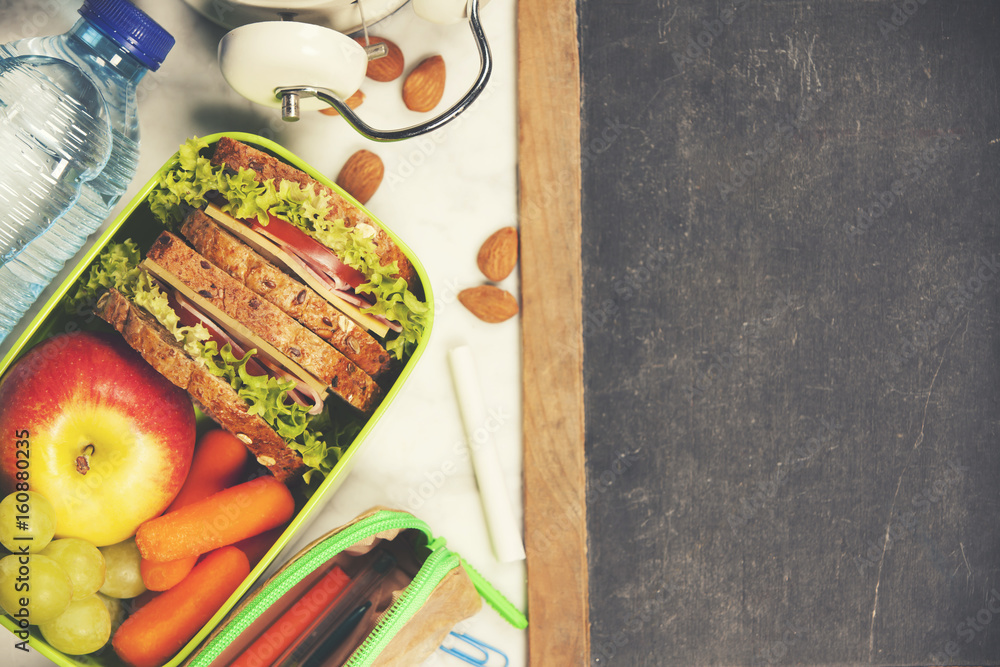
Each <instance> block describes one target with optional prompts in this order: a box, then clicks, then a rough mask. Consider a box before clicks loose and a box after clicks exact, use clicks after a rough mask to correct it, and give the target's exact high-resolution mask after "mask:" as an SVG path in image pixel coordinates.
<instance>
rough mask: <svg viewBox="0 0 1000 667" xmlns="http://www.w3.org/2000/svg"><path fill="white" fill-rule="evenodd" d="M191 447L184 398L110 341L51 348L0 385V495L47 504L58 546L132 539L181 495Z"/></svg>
mask: <svg viewBox="0 0 1000 667" xmlns="http://www.w3.org/2000/svg"><path fill="white" fill-rule="evenodd" d="M194 444H195V415H194V407H193V405H192V403H191V398H190V397H189V396H188V394H187V392H185V391H183V390H182V389H180V388H178V387H176V386H174V385H173V384H171V383H170V381H168V380H167V379H166V378H164V377H163V376H162V375H160V374H159V373H157V372H156V371H155V370H153V367H152V366H150V365H149V364H148V363H146V361H145V360H144V359H143V358H142V357H141V356H140V355H139V354H138V353H137V352H136V351H134V350H133V349H132V348H131V347H129V346H128V344H126V343H125V341H124V340H122V339H121V338H120V337H119V336H117V335H115V334H97V333H88V332H79V333H70V334H65V335H61V336H56V337H54V338H50V339H48V340H46V341H44V342H43V343H41V344H39V345H38V346H36V347H35V348H33V349H32V350H31V351H29V352H28V353H27V354H26V355H25V356H24V357H22V358H21V359H20V360H19V361H18V362H17V363H16V364H15V365H14V366H13V367H11V369H10V371H9V372H8V373H7V374H6V375H5V376H4V378H3V379H2V380H0V486H2V487H3V488H4V489H6V491H5V493H6V492H9V491H12V490H14V488H15V486H16V484H17V483H18V482H19V481H21V482H23V481H27V482H28V484H29V486H30V488H31V489H32V490H33V491H38V492H39V493H41V494H42V495H44V496H45V497H46V498H48V499H49V501H50V502H51V503H52V505H53V506H54V508H55V511H56V537H79V538H82V539H85V540H87V541H89V542H92V543H93V544H95V545H97V546H106V545H109V544H117V543H118V542H121V541H123V540H126V539H128V538H129V537H130V536H132V535H133V534H134V533H135V531H136V529H137V528H138V527H139V524H141V523H142V522H143V521H146V520H147V519H151V518H153V517H155V516H158V515H159V514H160V513H161V512H163V510H164V509H165V508H166V507H167V506H168V505H169V504H170V502H171V501H172V500H173V498H174V496H176V495H177V492H178V491H179V490H180V488H181V485H182V484H183V483H184V479H185V478H186V477H187V473H188V469H189V468H190V466H191V457H192V455H193V453H194ZM25 478H27V479H26V480H25ZM20 488H22V489H23V488H24V487H23V486H22V487H20Z"/></svg>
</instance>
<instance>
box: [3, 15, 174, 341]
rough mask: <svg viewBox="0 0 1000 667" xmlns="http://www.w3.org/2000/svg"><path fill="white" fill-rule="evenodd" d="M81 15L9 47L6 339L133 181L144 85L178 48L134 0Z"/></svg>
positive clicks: (5, 110)
mask: <svg viewBox="0 0 1000 667" xmlns="http://www.w3.org/2000/svg"><path fill="white" fill-rule="evenodd" d="M79 13H80V16H81V17H82V18H81V19H80V20H78V21H77V22H76V24H75V25H74V26H73V27H72V28H71V29H70V30H69V32H67V33H65V34H62V35H54V36H51V37H36V38H31V39H22V40H19V41H16V42H11V43H9V44H5V45H3V46H0V150H2V157H0V342H2V341H3V339H4V338H5V337H6V336H7V334H9V333H10V330H11V329H12V328H13V327H14V326H15V325H16V324H17V322H18V321H19V320H20V319H21V317H22V316H23V315H24V313H25V311H27V309H28V308H30V307H31V305H32V304H33V303H34V302H35V300H36V299H37V298H38V296H39V295H40V294H41V293H42V290H44V289H45V287H46V286H47V285H48V284H49V283H50V282H51V281H52V279H53V278H54V277H55V276H56V274H57V273H59V271H60V270H61V269H62V267H63V265H64V264H65V263H66V261H67V260H68V259H70V258H71V257H73V255H75V254H76V252H77V251H78V250H79V249H80V248H81V247H83V244H84V243H85V242H86V240H87V237H88V236H90V235H91V234H93V233H94V232H95V231H97V229H98V228H99V227H100V226H101V224H102V223H103V222H104V221H105V220H106V219H107V218H108V217H109V216H110V214H111V211H112V210H113V209H114V207H115V205H116V204H117V203H118V200H119V199H121V196H122V195H123V194H124V193H125V190H126V189H127V188H128V186H129V184H130V183H131V182H132V178H133V177H134V176H135V171H136V167H137V166H138V163H139V122H138V112H137V109H136V88H137V86H138V84H139V81H140V80H141V79H142V77H143V75H145V74H146V72H148V71H150V70H154V71H155V70H156V69H158V68H159V66H160V64H161V63H162V62H163V59H164V58H165V57H166V55H167V53H168V52H169V51H170V49H171V48H172V47H173V44H174V38H173V37H171V36H170V34H169V33H168V32H167V31H166V30H164V29H163V28H162V27H161V26H159V25H158V24H157V23H156V22H154V21H153V20H152V19H151V18H150V17H149V16H147V15H146V14H145V13H143V12H142V11H140V10H139V9H137V8H136V7H135V6H134V5H132V4H131V3H129V2H128V1H127V0H84V2H83V6H82V7H81V8H80V12H79Z"/></svg>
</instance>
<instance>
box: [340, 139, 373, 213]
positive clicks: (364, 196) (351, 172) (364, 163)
mask: <svg viewBox="0 0 1000 667" xmlns="http://www.w3.org/2000/svg"><path fill="white" fill-rule="evenodd" d="M384 175H385V166H384V165H383V164H382V159H381V158H380V157H379V156H378V155H375V153H372V152H371V151H366V150H364V149H362V150H360V151H358V152H356V153H355V154H354V155H352V156H351V157H349V158H347V162H345V163H344V166H343V167H341V169H340V174H339V175H338V176H337V185H339V186H340V187H342V188H344V190H347V193H348V194H350V195H351V196H352V197H354V198H355V199H357V200H358V201H359V202H360V203H362V204H364V203H365V202H366V201H368V200H369V199H371V197H372V195H373V194H375V191H376V190H377V189H378V186H379V185H380V184H381V183H382V176H384Z"/></svg>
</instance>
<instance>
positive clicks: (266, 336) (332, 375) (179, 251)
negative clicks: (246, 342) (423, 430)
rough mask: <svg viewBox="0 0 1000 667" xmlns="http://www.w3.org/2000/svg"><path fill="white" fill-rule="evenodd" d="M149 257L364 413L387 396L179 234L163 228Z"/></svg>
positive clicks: (376, 385)
mask: <svg viewBox="0 0 1000 667" xmlns="http://www.w3.org/2000/svg"><path fill="white" fill-rule="evenodd" d="M146 257H148V258H149V259H151V260H153V261H154V262H156V263H157V264H158V265H159V266H161V267H162V268H164V269H166V270H167V271H169V272H170V273H172V274H174V275H175V276H176V277H177V278H178V279H180V281H181V282H183V283H184V284H185V285H186V286H187V287H188V288H189V289H191V290H192V291H194V292H196V293H197V294H198V295H199V296H200V297H202V298H204V299H205V300H207V301H208V302H209V303H211V304H212V305H214V306H215V307H216V308H218V309H219V310H220V311H222V312H223V313H225V314H226V315H228V316H229V317H231V318H232V319H234V320H236V321H237V322H240V323H241V324H243V325H245V326H246V327H248V328H249V329H250V330H251V331H253V332H254V333H255V334H256V335H257V336H260V338H261V339H263V340H265V341H267V342H268V343H270V344H271V345H273V346H274V347H275V348H277V349H278V350H279V351H280V352H282V353H283V354H285V355H287V356H288V358H289V359H291V360H292V361H294V362H296V363H297V364H299V365H300V366H301V367H302V368H304V369H305V370H306V371H308V372H309V373H311V374H312V375H314V376H315V377H316V378H318V379H319V380H321V381H323V382H325V383H326V384H328V385H329V386H330V388H331V390H332V391H333V393H335V394H336V395H337V396H339V397H341V398H342V399H344V401H346V402H347V403H348V404H350V405H352V406H354V407H355V408H357V409H358V410H360V411H361V412H364V413H366V414H367V413H370V412H371V411H372V410H374V409H375V406H377V405H378V403H379V401H380V400H381V399H382V390H381V388H380V387H379V386H378V384H377V383H376V382H375V381H374V380H373V379H372V378H371V376H369V375H368V374H367V373H365V372H364V371H362V370H361V369H360V368H358V367H357V365H356V364H354V362H352V361H350V360H349V359H347V358H346V357H345V356H344V355H343V354H341V353H340V352H338V351H337V350H336V349H334V348H333V346H331V345H330V344H329V343H327V342H326V341H325V340H323V339H322V338H320V337H319V336H317V335H316V334H315V333H313V332H312V331H310V330H309V329H307V328H305V327H304V326H302V325H301V324H299V323H298V322H296V321H295V320H294V319H292V318H291V317H289V316H288V315H287V314H285V313H284V312H283V311H282V310H281V309H280V308H278V307H277V306H275V305H274V304H272V303H271V302H270V301H267V300H266V299H262V298H261V297H259V296H258V295H257V294H255V293H254V292H253V291H251V290H250V289H249V288H248V287H247V286H246V285H244V284H243V283H241V282H239V281H238V280H236V279H235V278H233V277H232V276H230V275H229V274H228V273H226V272H225V271H223V270H222V269H220V268H218V267H217V266H215V265H214V264H212V263H211V262H209V261H208V260H207V259H205V258H204V257H202V256H201V255H199V254H198V253H196V252H195V251H194V250H193V249H191V248H190V247H189V246H188V245H187V244H185V243H184V241H183V240H181V239H180V237H177V236H175V235H173V234H171V233H170V232H162V233H161V234H160V236H158V237H157V239H156V241H154V242H153V245H152V247H151V248H150V249H149V252H148V253H146Z"/></svg>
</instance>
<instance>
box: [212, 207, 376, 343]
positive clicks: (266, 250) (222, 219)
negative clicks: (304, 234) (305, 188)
mask: <svg viewBox="0 0 1000 667" xmlns="http://www.w3.org/2000/svg"><path fill="white" fill-rule="evenodd" d="M205 214H206V215H208V217H210V218H212V219H213V220H215V221H216V222H218V223H219V225H220V226H221V227H222V228H223V229H225V230H226V231H228V232H229V233H231V234H232V235H233V236H235V237H236V238H238V239H240V240H241V241H243V242H244V243H246V244H247V245H248V246H250V247H251V248H253V249H254V250H256V251H257V252H258V253H259V254H260V255H262V256H263V257H264V259H266V260H267V261H269V262H271V263H272V264H276V265H278V266H280V267H281V268H282V269H284V270H286V271H291V272H292V273H294V274H295V276H296V277H297V278H298V279H299V280H301V281H302V282H304V283H305V284H307V285H309V287H310V288H312V289H313V290H314V291H315V292H316V293H317V294H319V295H320V296H321V297H323V298H324V299H326V300H327V301H329V302H330V303H331V304H332V305H333V306H334V307H335V308H336V309H337V310H339V311H340V312H342V313H344V314H345V315H347V316H348V317H350V318H351V319H352V320H354V321H355V322H357V323H358V324H359V325H360V326H362V327H364V328H365V329H367V330H368V331H371V332H372V333H373V334H375V335H376V336H378V337H379V338H385V337H386V334H388V333H389V325H388V324H386V323H385V322H381V321H379V320H377V319H375V318H374V317H372V316H371V315H366V314H365V313H362V312H361V309H360V308H358V307H357V306H355V305H354V304H352V303H348V302H346V301H344V300H343V299H342V298H340V297H339V296H337V294H335V293H334V292H333V290H331V289H330V288H329V287H327V286H326V285H324V284H323V283H322V282H320V281H319V280H316V278H315V277H314V276H312V275H310V274H309V273H307V272H304V271H298V270H296V267H295V260H294V259H292V258H291V257H290V255H289V254H288V253H287V252H285V250H284V249H282V248H281V247H280V246H279V245H278V244H277V243H275V242H274V241H272V240H271V239H269V238H267V237H265V236H264V235H263V234H260V233H258V232H255V231H254V230H252V229H250V228H249V227H247V226H246V225H245V224H243V223H242V222H240V221H239V220H237V219H236V218H234V217H233V216H231V215H229V214H228V213H226V212H225V211H223V210H222V209H220V208H219V207H218V206H216V205H215V204H209V205H208V206H207V207H205Z"/></svg>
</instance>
